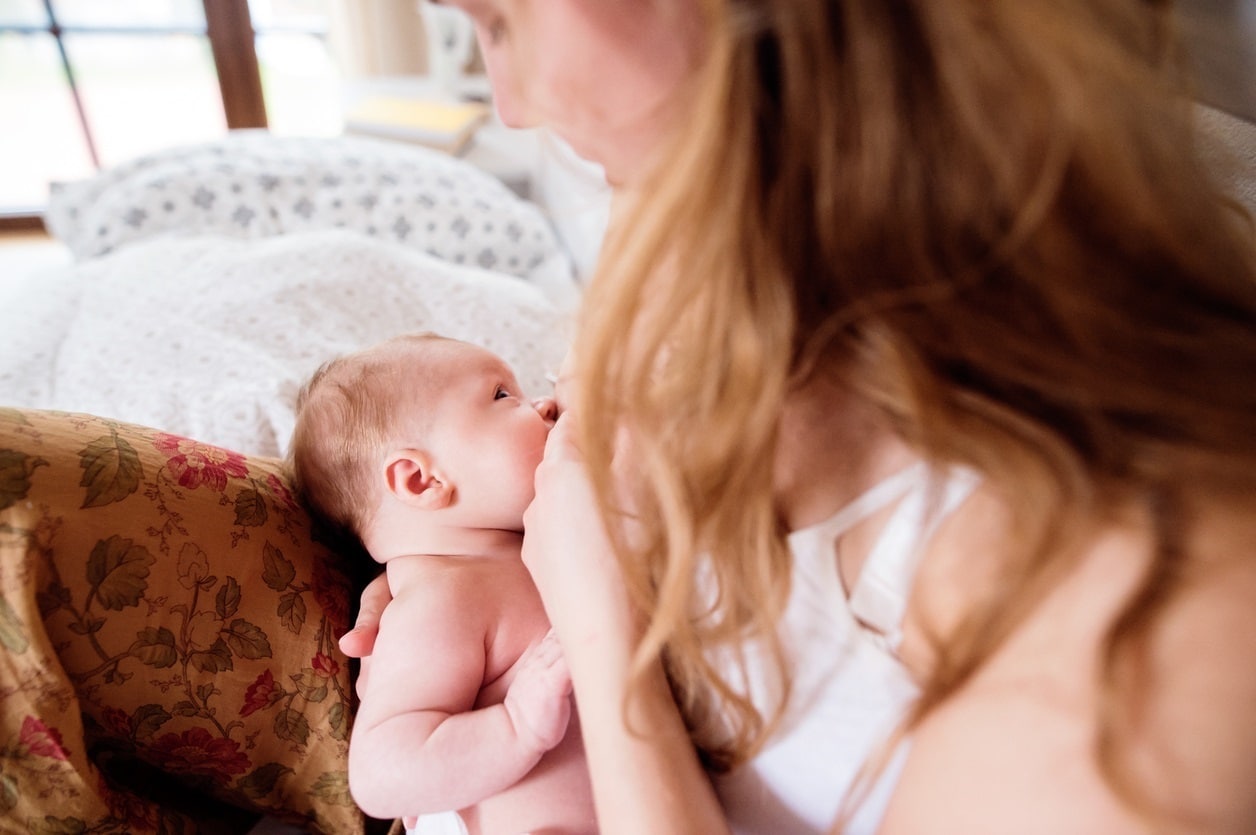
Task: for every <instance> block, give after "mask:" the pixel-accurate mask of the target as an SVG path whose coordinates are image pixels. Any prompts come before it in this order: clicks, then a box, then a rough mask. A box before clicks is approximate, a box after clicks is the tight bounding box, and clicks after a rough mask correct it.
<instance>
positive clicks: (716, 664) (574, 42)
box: [350, 0, 1256, 833]
mask: <svg viewBox="0 0 1256 835" xmlns="http://www.w3.org/2000/svg"><path fill="white" fill-rule="evenodd" d="M454 4H455V5H458V6H461V7H463V8H465V9H466V10H467V11H468V12H470V13H471V15H472V16H473V17H474V18H475V20H476V23H477V27H478V31H479V37H480V42H481V45H482V47H483V50H484V54H485V58H486V62H487V65H488V68H489V73H490V75H491V77H492V80H493V83H494V89H495V92H496V101H497V106H498V108H499V110H500V112H501V115H502V117H503V118H504V119H505V120H506V121H507V122H510V123H512V124H518V125H532V124H546V125H548V126H550V127H552V128H553V129H555V130H556V131H557V132H558V133H559V134H561V135H562V136H564V137H565V138H566V139H567V140H569V141H570V142H571V143H572V145H573V146H574V147H575V148H576V150H577V151H579V152H580V153H582V154H584V155H585V156H588V157H590V158H591V159H594V160H597V161H598V162H600V163H602V164H603V165H604V166H605V168H606V171H607V173H608V176H609V177H610V178H611V179H612V181H613V182H615V183H616V184H618V185H619V186H620V194H619V198H618V204H617V207H616V211H615V216H614V220H613V223H612V228H611V231H610V233H609V237H608V241H607V245H606V248H605V250H604V252H603V257H602V259H601V263H600V267H599V270H598V274H597V276H596V278H595V279H594V281H593V282H592V285H591V286H590V288H589V291H588V298H587V301H586V305H585V313H584V320H583V324H582V328H581V332H580V335H579V338H578V340H577V344H576V349H575V352H574V355H575V356H576V357H577V362H576V367H575V375H574V376H575V385H574V387H573V390H572V391H571V392H564V394H565V395H566V399H567V401H568V403H567V405H568V406H569V407H570V410H569V411H568V412H567V414H565V415H564V417H563V418H562V420H560V422H559V424H558V427H557V428H556V429H555V430H554V432H553V433H552V435H551V437H550V443H549V448H548V449H547V453H546V459H545V462H544V463H543V465H542V467H541V469H540V470H539V471H538V474H537V481H536V486H537V494H536V499H535V501H534V503H533V505H532V507H531V509H530V510H529V512H528V516H527V519H526V524H527V532H528V533H527V543H526V546H525V559H526V561H527V563H528V566H529V568H530V569H531V571H532V572H533V575H534V577H535V579H536V582H537V584H538V587H539V588H540V590H541V593H542V596H543V598H544V600H545V603H546V608H547V610H548V611H549V613H550V615H551V617H552V619H553V623H554V626H555V628H556V630H557V632H558V635H559V637H560V640H561V643H562V645H563V648H564V651H565V653H566V654H567V658H568V662H569V664H570V667H571V671H572V676H573V681H574V686H575V693H576V699H577V702H578V705H579V708H580V711H581V715H582V719H583V728H584V732H585V734H586V745H587V749H588V753H589V758H590V767H591V769H592V773H593V780H594V786H595V794H596V799H597V804H598V810H599V817H600V819H601V825H602V827H603V830H604V831H605V832H617V831H624V832H650V833H665V832H703V833H712V832H719V831H725V830H726V829H728V828H732V829H735V830H748V831H763V832H773V833H779V832H789V831H823V830H826V829H829V828H837V829H842V830H848V831H861V832H871V831H881V832H885V833H894V832H922V831H928V832H938V831H954V832H965V833H969V832H1012V831H1015V832H1036V831H1042V832H1052V833H1055V832H1081V831H1093V832H1105V833H1120V832H1142V831H1145V830H1146V829H1148V828H1158V829H1179V828H1180V829H1199V830H1202V831H1208V832H1251V831H1256V793H1253V792H1252V776H1253V774H1256V711H1254V710H1253V709H1252V707H1253V705H1254V704H1256V665H1254V664H1253V663H1252V659H1253V658H1256V606H1254V605H1253V601H1254V600H1256V511H1254V496H1256V421H1254V419H1253V418H1254V416H1256V245H1254V244H1253V226H1252V223H1251V221H1250V219H1249V218H1248V217H1246V216H1245V215H1244V214H1243V213H1242V212H1241V211H1239V210H1237V209H1236V208H1235V207H1234V205H1233V204H1231V203H1229V202H1227V201H1226V200H1225V199H1224V198H1223V197H1222V196H1221V195H1220V193H1219V192H1218V191H1217V190H1216V188H1215V187H1214V186H1213V184H1212V183H1211V181H1210V179H1209V176H1208V175H1207V174H1206V172H1205V171H1204V170H1203V168H1202V166H1201V164H1200V162H1199V161H1198V159H1197V157H1196V156H1195V154H1194V148H1195V145H1196V140H1195V138H1194V135H1193V133H1192V124H1191V119H1192V111H1191V107H1190V105H1189V103H1188V102H1187V101H1186V100H1185V99H1183V98H1179V97H1178V96H1177V94H1176V93H1175V87H1174V83H1173V81H1174V80H1173V78H1172V77H1171V69H1172V68H1173V67H1174V66H1176V65H1175V63H1174V61H1173V60H1172V59H1173V58H1175V57H1176V56H1175V54H1174V52H1173V50H1172V44H1171V42H1170V41H1169V39H1168V33H1169V25H1168V24H1169V20H1168V14H1169V11H1168V8H1167V7H1168V5H1169V4H1168V3H1166V2H1153V0H1141V2H1140V0H894V2H888V0H788V2H785V1H784V0H671V2H667V0H635V1H634V2H628V1H627V0H619V1H618V2H613V1H612V0H455V3H454ZM371 608H372V604H371V603H370V602H369V601H368V604H367V607H366V609H367V612H366V614H365V616H364V618H365V619H364V621H363V624H364V625H365V626H366V627H367V628H366V630H365V637H366V638H367V639H368V641H369V631H370V630H369V624H370V621H371V620H372V614H371V613H370V611H369V610H370V609H371ZM361 637H362V636H361V635H360V636H359V640H360V638H361ZM350 645H352V641H350ZM691 743H696V749H697V751H696V753H695V748H694V745H693V744H691ZM711 773H713V774H714V775H715V778H714V780H713V781H712V780H710V779H709V777H708V775H709V774H711Z"/></svg>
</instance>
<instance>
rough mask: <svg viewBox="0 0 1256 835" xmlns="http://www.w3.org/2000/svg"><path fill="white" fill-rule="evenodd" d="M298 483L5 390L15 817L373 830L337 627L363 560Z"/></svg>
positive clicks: (6, 736) (1, 468) (5, 737)
mask: <svg viewBox="0 0 1256 835" xmlns="http://www.w3.org/2000/svg"><path fill="white" fill-rule="evenodd" d="M289 484H290V482H289V480H288V476H287V474H286V473H285V471H284V468H283V466H282V463H281V462H280V461H277V460H275V459H268V458H260V457H249V456H244V455H240V454H237V453H233V452H230V451H227V450H224V449H220V448H217V447H212V446H208V445H205V444H200V443H197V442H195V441H192V440H190V439H187V438H181V437H176V436H173V435H168V434H164V433H162V432H158V431H155V430H151V429H146V428H142V427H139V426H134V425H130V424H124V423H118V422H114V421H109V420H105V419H101V418H97V417H91V416H87V415H81V414H69V413H64V412H51V411H35V410H25V411H23V410H16V409H0V710H2V711H3V717H4V724H3V726H2V728H0V819H3V820H5V821H8V822H10V824H11V827H12V828H11V829H10V828H6V829H5V831H17V832H27V831H29V832H52V831H56V832H157V831H165V832H217V831H232V830H233V829H234V831H243V830H242V829H241V828H240V821H241V820H247V819H248V818H249V816H252V817H256V816H257V815H259V814H268V815H270V816H272V817H274V818H277V819H279V820H283V821H287V822H290V823H293V824H297V825H299V826H301V827H302V828H304V829H306V830H308V831H311V832H321V833H355V834H356V833H362V832H363V831H364V827H365V825H366V821H365V819H364V817H363V815H362V814H361V812H360V811H359V810H358V809H357V808H356V807H355V806H354V804H353V801H352V799H351V798H350V796H349V792H348V788H347V780H346V761H347V753H348V736H349V729H350V724H351V722H352V715H353V705H354V701H353V687H352V681H351V679H350V673H349V665H348V661H347V659H346V658H344V657H343V656H342V655H341V654H340V653H339V650H338V649H337V646H336V636H338V635H339V634H340V633H342V632H343V631H344V630H345V629H346V628H347V625H348V620H349V615H350V601H351V600H354V599H355V598H356V593H355V590H354V587H353V585H352V584H351V582H350V579H349V572H351V571H354V570H355V568H356V564H357V560H356V559H353V558H352V557H346V556H343V555H342V552H338V551H336V550H333V549H331V548H330V547H328V546H327V545H325V544H323V543H321V542H320V541H319V540H318V539H317V538H316V535H315V533H314V532H313V531H312V527H311V521H310V519H309V517H308V516H307V514H306V513H305V511H304V510H303V508H302V507H301V506H300V504H299V503H298V502H297V501H296V500H295V499H294V496H293V493H292V492H291V490H290V487H289ZM350 562H352V563H353V564H349V563H350ZM215 818H216V819H217V823H216V824H214V823H211V822H210V821H213V820H214V819H215ZM244 828H247V827H244Z"/></svg>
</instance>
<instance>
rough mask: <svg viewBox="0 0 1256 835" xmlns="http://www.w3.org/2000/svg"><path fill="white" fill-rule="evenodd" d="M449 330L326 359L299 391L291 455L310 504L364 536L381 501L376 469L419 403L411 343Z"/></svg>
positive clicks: (339, 526)
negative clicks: (404, 417)
mask: <svg viewBox="0 0 1256 835" xmlns="http://www.w3.org/2000/svg"><path fill="white" fill-rule="evenodd" d="M444 339H445V337H442V336H438V335H437V334H434V333H426V332H425V333H415V334H404V335H402V336H397V337H394V338H392V339H389V340H387V341H385V342H382V343H380V344H378V345H375V346H373V347H370V348H367V349H365V350H363V351H359V352H357V353H352V354H347V355H344V356H340V357H336V358H335V359H332V360H329V361H328V362H325V363H323V365H322V366H321V367H319V369H318V370H317V371H315V372H314V374H313V375H312V376H311V377H310V379H309V380H308V381H307V382H306V383H305V385H304V386H303V387H302V388H301V391H300V393H299V394H298V395H297V404H296V425H295V427H294V429H293V433H292V442H291V444H290V445H289V448H288V463H289V467H290V469H291V471H292V476H293V480H294V481H295V483H296V486H297V490H298V491H299V493H300V494H301V495H302V496H303V497H304V499H305V501H306V503H307V504H308V505H309V507H310V509H311V510H312V511H313V512H314V513H316V514H318V515H319V516H320V517H322V519H323V520H324V521H325V522H327V523H329V524H331V525H332V526H333V527H334V528H336V529H337V530H339V531H341V532H344V533H349V534H352V535H353V536H354V537H357V538H361V536H362V533H363V530H364V529H365V527H366V526H367V525H368V524H369V523H370V521H371V517H372V515H373V513H374V510H375V508H376V506H377V504H378V500H379V495H380V494H379V490H380V485H379V482H378V480H377V479H376V478H375V477H374V475H375V473H376V472H377V468H378V465H379V464H380V463H381V461H380V459H381V456H383V455H384V454H385V452H386V448H387V445H388V442H389V440H390V438H391V436H392V434H393V433H394V432H396V431H397V429H398V427H399V425H400V420H401V418H402V415H403V414H404V412H403V410H408V409H410V408H412V406H413V398H414V390H415V385H414V378H413V372H414V369H413V367H412V366H411V365H410V364H409V363H405V362H403V361H402V360H404V359H405V358H406V357H407V356H409V351H411V350H415V349H421V348H422V347H423V346H425V345H428V344H430V343H431V342H433V341H436V340H444Z"/></svg>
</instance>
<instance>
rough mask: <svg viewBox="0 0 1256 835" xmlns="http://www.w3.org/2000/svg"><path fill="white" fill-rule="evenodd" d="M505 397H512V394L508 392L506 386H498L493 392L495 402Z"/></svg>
mask: <svg viewBox="0 0 1256 835" xmlns="http://www.w3.org/2000/svg"><path fill="white" fill-rule="evenodd" d="M503 397H510V392H509V391H507V390H506V387H505V386H498V387H497V388H496V389H494V390H493V399H494V400H501V399H502V398H503Z"/></svg>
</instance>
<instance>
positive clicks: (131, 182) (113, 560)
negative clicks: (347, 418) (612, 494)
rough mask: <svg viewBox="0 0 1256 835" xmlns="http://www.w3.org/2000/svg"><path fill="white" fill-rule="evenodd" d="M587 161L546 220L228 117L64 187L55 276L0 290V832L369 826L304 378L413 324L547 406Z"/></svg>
mask: <svg viewBox="0 0 1256 835" xmlns="http://www.w3.org/2000/svg"><path fill="white" fill-rule="evenodd" d="M550 164H551V165H554V164H557V165H558V166H560V167H562V168H563V169H564V170H568V171H570V170H572V169H571V161H570V160H564V159H563V158H562V157H561V156H560V157H558V158H555V157H551V158H550ZM553 173H554V172H553V170H552V168H551V170H550V171H549V172H548V175H553ZM588 174H589V171H588V170H587V169H583V170H581V171H580V176H581V177H583V178H584V182H585V184H586V186H587V187H586V188H585V190H584V191H582V192H579V193H580V194H583V195H584V196H583V197H579V199H576V200H575V201H574V202H573V197H574V196H575V195H576V194H577V192H576V191H571V190H567V189H564V188H563V187H562V186H560V185H558V183H561V182H571V180H566V181H564V180H562V179H561V178H555V177H553V176H548V175H547V172H538V175H539V176H542V175H547V177H548V178H547V179H546V180H545V182H544V183H541V184H540V185H541V186H542V188H538V189H536V190H537V191H538V192H544V191H545V190H546V189H548V190H549V193H550V195H551V196H553V197H554V198H555V201H554V203H553V204H552V205H551V206H542V205H540V204H538V203H535V202H532V201H528V200H524V199H522V198H520V197H519V196H517V195H516V194H515V193H514V192H512V191H511V190H510V189H508V188H506V187H505V186H504V185H503V184H502V183H501V182H499V181H497V180H496V179H494V178H493V177H491V176H489V175H488V174H486V173H484V172H483V171H481V170H479V169H477V168H475V167H474V166H472V165H470V164H468V163H467V162H464V161H462V160H459V159H455V158H451V157H448V156H446V155H444V154H441V153H438V152H434V151H427V150H425V149H422V148H418V147H415V146H408V145H402V144H396V143H390V142H385V141H381V140H373V139H366V138H361V137H339V138H334V139H296V138H278V137H274V136H271V135H269V134H267V133H264V132H249V131H246V132H240V133H235V134H231V135H229V136H228V137H226V138H225V139H224V140H221V141H218V142H212V143H208V144H204V145H198V146H192V147H184V148H176V149H172V150H169V151H165V152H161V153H156V154H152V155H149V156H146V157H143V158H141V159H137V160H134V161H132V162H129V163H126V164H124V165H120V166H118V167H116V168H113V169H110V170H107V171H104V172H102V173H101V174H99V175H98V176H96V177H93V178H91V179H89V180H86V181H83V182H76V183H66V184H62V185H60V186H59V187H57V188H56V189H55V191H54V193H53V194H52V197H51V202H50V206H49V210H48V214H47V216H46V222H47V225H48V227H49V230H50V232H51V233H52V234H53V236H54V237H55V238H56V239H57V240H58V241H59V243H60V244H61V245H62V246H64V248H65V249H66V250H67V251H68V252H69V253H70V254H71V255H72V256H73V257H72V260H71V262H70V263H66V264H63V265H57V266H53V267H48V268H45V269H41V270H37V271H33V272H30V273H29V274H24V275H7V276H4V277H3V278H2V279H0V644H3V646H4V650H5V651H4V652H3V653H0V705H3V707H2V708H0V709H2V710H3V713H4V722H3V725H2V726H0V727H2V728H3V730H2V731H0V733H2V734H3V736H4V738H3V740H0V819H3V820H4V821H5V824H3V825H0V829H3V830H4V831H6V832H7V831H18V832H25V831H30V832H83V831H92V832H149V831H153V832H156V831H168V832H246V831H250V830H251V829H252V830H253V831H255V832H273V831H309V832H319V833H363V832H366V831H373V830H376V829H380V828H381V827H382V828H384V829H386V828H387V822H372V821H369V820H367V819H366V818H365V817H363V815H362V814H361V812H360V811H359V810H358V809H357V808H356V807H355V806H354V804H353V802H352V798H351V797H350V796H349V794H348V791H347V784H346V776H345V758H346V753H347V740H348V733H349V729H350V727H351V723H352V716H353V709H354V693H353V673H352V665H351V663H350V662H349V660H348V659H347V658H345V657H343V656H342V655H341V654H340V653H339V650H338V648H337V646H336V643H335V637H336V636H337V635H339V634H340V633H341V632H343V631H344V630H345V629H346V628H347V626H348V623H349V620H350V616H351V611H352V607H353V605H354V602H355V600H356V591H355V588H357V587H358V586H359V585H360V583H361V581H362V579H363V578H364V577H365V576H367V575H368V574H369V573H371V572H373V570H374V569H373V566H371V565H370V563H369V560H367V558H366V557H365V556H364V555H362V554H360V553H358V552H357V551H356V550H355V549H354V548H353V547H352V546H351V545H346V544H344V543H337V542H335V541H333V540H332V539H331V538H329V537H328V536H327V535H325V534H324V533H323V532H321V531H320V530H319V529H318V528H317V526H316V525H315V524H314V523H313V522H312V520H311V519H310V518H309V516H308V515H307V514H306V513H305V511H304V509H303V508H302V506H301V503H300V501H299V500H298V499H297V497H296V496H294V494H293V491H292V488H291V484H290V481H289V480H288V475H287V473H286V471H285V469H284V467H283V465H282V456H283V454H284V452H285V446H286V441H287V438H288V435H289V433H290V432H291V428H292V423H293V408H294V403H295V397H296V394H297V390H298V388H299V386H300V385H301V383H302V382H303V381H304V380H305V379H306V378H307V377H308V375H309V374H310V373H311V372H312V371H313V370H314V369H315V368H316V367H317V366H318V365H319V364H320V363H321V362H323V361H325V360H326V359H329V358H330V357H332V356H334V355H336V354H340V353H343V352H347V351H352V350H355V349H357V348H360V347H364V346H366V345H368V344H371V343H373V342H376V341H378V340H381V339H384V338H387V337H389V336H392V335H395V334H398V333H402V332H408V331H419V330H432V331H437V332H440V333H443V334H446V335H450V336H454V337H459V338H463V339H467V340H470V341H473V342H477V343H479V344H482V345H484V346H485V347H488V348H490V349H492V350H494V351H497V352H499V353H500V354H502V355H503V356H504V357H505V358H506V359H507V360H508V361H510V362H511V363H512V364H513V365H514V366H515V368H516V369H517V371H518V373H519V377H520V382H521V384H522V385H523V386H524V387H525V389H527V390H529V391H532V392H536V393H538V394H540V393H544V392H545V390H546V388H547V383H546V381H545V376H546V374H547V372H551V371H553V370H554V369H556V368H557V367H558V365H559V363H560V362H561V360H562V358H563V356H564V354H565V352H566V350H567V346H568V342H569V339H570V334H571V325H572V313H573V311H574V308H575V305H576V303H577V302H578V300H579V296H580V278H581V265H580V259H581V258H585V259H587V258H588V253H589V251H590V250H595V249H596V245H597V240H596V235H597V233H598V231H600V227H599V220H598V219H599V218H604V211H605V204H604V190H602V189H600V188H598V187H597V184H596V183H595V182H593V181H592V180H590V179H588ZM563 201H566V202H563ZM554 206H558V207H559V209H555V208H554ZM573 206H574V207H576V208H575V209H574V210H573V209H572V207H573ZM561 211H568V212H569V215H568V219H569V220H571V221H572V224H568V225H567V226H566V227H564V226H563V225H562V224H561V223H556V218H557V217H558V213H560V212H561ZM573 224H574V225H573ZM573 230H576V231H573ZM589 230H592V231H589ZM573 236H576V237H579V240H576V238H575V237H573Z"/></svg>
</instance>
